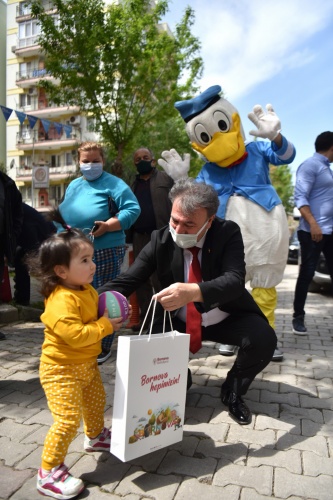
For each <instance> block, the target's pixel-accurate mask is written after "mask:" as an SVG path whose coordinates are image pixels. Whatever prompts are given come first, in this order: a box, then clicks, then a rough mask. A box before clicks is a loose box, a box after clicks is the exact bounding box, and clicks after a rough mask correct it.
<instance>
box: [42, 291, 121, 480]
mask: <svg viewBox="0 0 333 500" xmlns="http://www.w3.org/2000/svg"><path fill="white" fill-rule="evenodd" d="M97 309H98V294H97V292H96V290H95V289H94V288H93V287H92V286H91V285H86V286H85V287H84V288H83V289H82V290H70V289H68V288H65V287H63V286H58V287H57V288H56V289H55V290H54V291H53V292H52V294H51V295H50V296H49V297H48V298H47V299H46V301H45V312H44V313H43V314H42V316H41V320H42V321H43V323H44V325H45V330H44V333H45V340H44V343H43V346H42V355H41V363H40V381H41V384H42V387H43V389H44V391H45V395H46V398H47V402H48V406H49V409H50V411H51V413H52V416H53V419H54V424H53V425H52V427H51V428H50V430H49V432H48V433H47V436H46V438H45V442H44V448H43V453H42V465H41V466H42V468H43V469H45V470H50V469H52V468H53V467H56V466H57V465H60V464H61V463H62V462H64V460H65V457H66V454H67V450H68V447H69V445H70V443H71V441H72V440H73V439H74V438H75V436H76V434H77V431H78V428H79V426H80V421H81V418H83V422H84V432H85V434H86V435H87V436H89V437H91V438H94V437H96V436H97V435H98V434H99V433H100V432H101V431H102V430H103V427H104V407H105V391H104V386H103V383H102V379H101V375H100V372H99V369H98V365H97V356H98V354H99V353H100V352H101V340H102V338H103V337H105V336H106V335H109V334H110V333H113V328H112V325H111V323H110V321H109V320H108V319H107V318H105V317H101V318H99V319H97Z"/></svg>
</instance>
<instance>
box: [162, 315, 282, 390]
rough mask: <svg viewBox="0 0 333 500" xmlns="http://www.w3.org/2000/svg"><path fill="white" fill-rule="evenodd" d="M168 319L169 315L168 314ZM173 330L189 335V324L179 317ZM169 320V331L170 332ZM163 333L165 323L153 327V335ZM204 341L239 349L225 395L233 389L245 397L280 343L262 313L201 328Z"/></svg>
mask: <svg viewBox="0 0 333 500" xmlns="http://www.w3.org/2000/svg"><path fill="white" fill-rule="evenodd" d="M167 317H168V315H167ZM172 323H173V328H174V329H175V330H178V331H179V332H182V333H185V332H186V324H185V323H184V321H181V320H180V319H178V318H177V317H176V318H174V319H173V320H172ZM170 329H171V327H170V323H169V319H167V321H166V330H170ZM162 331H163V322H158V321H157V322H156V323H154V325H153V329H152V332H153V333H161V332H162ZM202 340H210V341H212V342H218V343H221V344H232V345H236V346H238V347H239V349H238V353H237V356H236V359H235V362H234V365H233V366H232V368H231V370H230V371H229V372H228V374H227V378H226V380H225V381H224V382H223V384H222V388H221V389H222V392H225V391H227V390H232V391H233V392H235V393H236V394H237V395H238V396H242V395H244V394H246V392H247V390H248V388H249V387H250V385H251V383H252V381H253V380H254V378H255V377H256V375H258V373H260V372H261V371H262V370H263V369H264V368H265V367H266V366H267V365H268V363H269V362H270V361H271V359H272V356H273V353H274V350H275V348H276V344H277V338H276V335H275V332H274V330H273V328H272V327H271V326H270V325H269V324H268V322H267V320H266V319H265V318H263V317H262V316H260V315H259V314H255V313H253V314H252V313H251V314H243V315H239V316H238V315H237V316H236V315H230V316H228V317H227V318H226V319H225V320H224V321H221V323H217V324H216V325H211V326H208V327H202Z"/></svg>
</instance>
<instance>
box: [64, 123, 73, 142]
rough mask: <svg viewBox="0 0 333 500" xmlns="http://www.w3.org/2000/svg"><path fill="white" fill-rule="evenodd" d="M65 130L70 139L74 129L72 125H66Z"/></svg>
mask: <svg viewBox="0 0 333 500" xmlns="http://www.w3.org/2000/svg"><path fill="white" fill-rule="evenodd" d="M63 129H64V131H65V134H66V137H67V139H69V138H70V136H71V133H72V127H71V126H70V125H64V126H63Z"/></svg>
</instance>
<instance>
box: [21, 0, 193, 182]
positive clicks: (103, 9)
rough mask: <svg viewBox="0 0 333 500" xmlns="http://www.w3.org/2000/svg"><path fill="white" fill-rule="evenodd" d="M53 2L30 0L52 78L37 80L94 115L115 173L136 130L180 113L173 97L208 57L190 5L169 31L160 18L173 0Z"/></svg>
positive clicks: (58, 100)
mask: <svg viewBox="0 0 333 500" xmlns="http://www.w3.org/2000/svg"><path fill="white" fill-rule="evenodd" d="M51 3H52V5H53V7H54V10H50V8H48V9H47V10H45V8H44V7H43V3H42V1H41V0H31V1H30V5H31V11H32V15H33V16H34V17H35V18H36V19H38V21H39V23H40V26H41V34H40V37H39V43H40V45H41V48H42V51H43V53H44V55H45V67H46V70H47V71H48V72H49V74H51V75H52V77H53V78H52V79H47V78H45V79H44V80H42V81H41V83H40V85H42V86H43V87H44V88H45V89H46V90H47V93H48V95H49V97H50V99H51V100H52V101H53V102H54V103H55V104H57V105H75V106H79V107H80V108H81V110H82V111H83V112H85V113H87V114H88V115H91V116H93V117H94V118H95V119H96V123H97V131H98V132H99V133H100V134H101V137H102V140H103V142H104V143H105V145H106V146H109V147H110V149H111V150H113V151H114V162H113V172H114V173H115V174H116V175H121V174H122V170H123V159H124V156H126V154H129V152H130V150H131V148H132V147H133V145H134V143H135V142H136V137H137V135H142V134H143V133H145V134H146V137H147V138H148V137H149V135H152V136H154V135H155V134H156V133H157V131H158V130H159V129H160V130H161V126H160V124H161V123H162V122H167V121H168V120H170V119H172V117H175V116H176V111H175V109H174V103H175V101H177V100H180V99H184V98H188V97H191V96H192V95H193V93H195V92H196V90H197V88H196V82H197V80H198V79H199V78H200V77H201V74H202V68H203V64H202V59H201V57H200V55H199V52H200V42H199V40H198V39H197V38H196V37H195V36H193V34H192V33H191V27H192V25H193V23H194V13H193V10H192V9H191V8H190V7H188V8H187V9H186V11H185V12H184V15H183V17H182V19H181V20H180V22H179V23H178V24H177V25H176V29H175V32H174V33H173V34H172V36H171V34H170V33H169V32H167V31H166V30H165V29H163V26H162V25H161V20H162V18H163V16H164V15H165V13H166V12H167V10H168V3H169V2H168V0H161V1H159V2H158V3H157V4H156V6H154V7H151V4H152V2H151V1H150V0H123V1H121V2H119V3H114V4H111V5H108V6H106V5H105V4H104V2H103V1H102V0H75V1H72V2H69V1H68V0H52V2H51ZM183 133H184V134H185V132H183ZM185 137H186V134H185Z"/></svg>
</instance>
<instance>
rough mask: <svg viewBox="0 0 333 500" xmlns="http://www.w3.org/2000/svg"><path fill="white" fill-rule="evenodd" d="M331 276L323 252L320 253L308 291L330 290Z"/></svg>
mask: <svg viewBox="0 0 333 500" xmlns="http://www.w3.org/2000/svg"><path fill="white" fill-rule="evenodd" d="M331 291H332V285H331V276H330V274H329V272H328V267H327V263H326V259H325V256H324V254H323V253H321V254H320V257H319V260H318V264H317V267H316V270H315V273H314V277H313V278H312V281H311V283H310V285H309V292H313V293H319V292H331Z"/></svg>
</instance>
